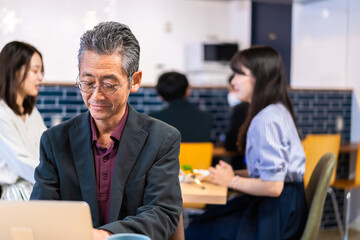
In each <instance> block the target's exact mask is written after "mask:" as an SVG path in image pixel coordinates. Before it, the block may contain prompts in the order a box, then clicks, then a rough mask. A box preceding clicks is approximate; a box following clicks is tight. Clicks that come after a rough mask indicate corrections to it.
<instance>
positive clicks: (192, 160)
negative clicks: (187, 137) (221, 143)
mask: <svg viewBox="0 0 360 240" xmlns="http://www.w3.org/2000/svg"><path fill="white" fill-rule="evenodd" d="M213 150H214V145H213V144H212V143H211V142H202V143H181V144H180V155H179V161H180V167H182V166H183V165H185V164H186V165H190V166H191V167H192V168H193V169H209V167H210V166H211V161H212V155H213Z"/></svg>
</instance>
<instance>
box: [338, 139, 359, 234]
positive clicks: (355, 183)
mask: <svg viewBox="0 0 360 240" xmlns="http://www.w3.org/2000/svg"><path fill="white" fill-rule="evenodd" d="M333 187H334V188H339V189H343V190H345V199H346V203H345V204H346V205H345V207H344V209H345V211H344V219H345V234H344V239H346V240H347V239H348V232H349V216H350V200H351V199H350V198H351V189H353V188H358V187H360V142H359V146H358V152H357V158H356V167H355V178H354V179H337V180H335V182H334V184H333Z"/></svg>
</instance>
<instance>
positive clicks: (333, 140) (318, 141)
mask: <svg viewBox="0 0 360 240" xmlns="http://www.w3.org/2000/svg"><path fill="white" fill-rule="evenodd" d="M340 144H341V136H340V134H308V135H307V136H306V138H305V140H304V141H303V147H304V151H305V156H306V162H305V174H304V185H305V188H306V187H307V185H308V183H309V180H310V176H311V173H312V172H313V170H314V168H315V166H316V164H317V163H318V161H319V159H320V158H321V157H322V156H323V155H324V154H326V153H333V154H334V155H335V157H336V160H337V159H338V155H339V150H340ZM336 168H337V162H336V163H335V168H334V171H333V173H332V175H331V179H330V187H329V188H328V191H327V192H328V193H329V194H330V197H331V201H332V205H333V207H334V212H335V218H336V221H337V224H338V227H339V231H340V234H341V236H344V230H343V225H342V222H341V218H340V213H339V208H338V203H337V200H336V196H335V193H334V190H333V189H332V188H331V186H332V185H333V184H334V182H335V178H336Z"/></svg>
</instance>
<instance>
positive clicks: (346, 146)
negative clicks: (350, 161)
mask: <svg viewBox="0 0 360 240" xmlns="http://www.w3.org/2000/svg"><path fill="white" fill-rule="evenodd" d="M358 146H359V144H358V143H350V142H346V143H342V144H341V145H340V150H339V153H357V151H358Z"/></svg>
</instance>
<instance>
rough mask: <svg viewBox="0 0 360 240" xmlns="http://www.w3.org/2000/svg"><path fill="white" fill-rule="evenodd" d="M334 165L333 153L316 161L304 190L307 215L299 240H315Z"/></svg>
mask: <svg viewBox="0 0 360 240" xmlns="http://www.w3.org/2000/svg"><path fill="white" fill-rule="evenodd" d="M335 163H336V157H335V155H334V154H333V153H327V154H325V155H324V156H323V157H322V158H321V159H320V160H319V161H318V163H317V164H316V167H315V169H314V171H313V172H312V174H311V178H310V181H309V184H308V186H307V187H306V189H305V196H306V203H307V205H308V208H309V213H308V217H307V221H306V225H305V230H304V232H303V235H302V237H301V240H312V239H317V236H318V234H319V229H320V223H321V218H322V213H323V210H324V203H325V198H326V193H327V190H328V188H329V183H330V179H331V175H332V173H333V171H334V168H335Z"/></svg>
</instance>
